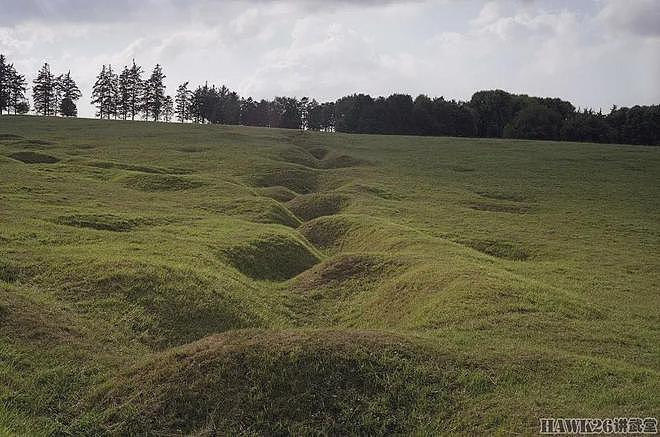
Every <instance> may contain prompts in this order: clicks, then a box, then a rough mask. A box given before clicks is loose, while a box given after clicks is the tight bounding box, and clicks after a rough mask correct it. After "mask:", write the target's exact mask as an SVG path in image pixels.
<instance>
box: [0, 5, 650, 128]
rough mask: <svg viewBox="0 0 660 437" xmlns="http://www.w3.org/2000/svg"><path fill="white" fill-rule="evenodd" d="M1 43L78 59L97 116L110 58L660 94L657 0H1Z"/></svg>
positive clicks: (631, 98) (418, 87)
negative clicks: (97, 82) (95, 94)
mask: <svg viewBox="0 0 660 437" xmlns="http://www.w3.org/2000/svg"><path fill="white" fill-rule="evenodd" d="M0 53H4V54H5V56H7V57H8V59H9V60H10V62H13V63H14V65H15V67H16V69H17V70H18V71H19V72H20V73H22V74H25V75H26V76H27V78H28V80H29V81H30V83H31V81H32V79H33V78H34V76H35V75H36V72H37V70H38V69H39V67H40V66H41V65H42V64H43V63H44V62H48V63H49V64H50V65H51V69H52V70H53V71H54V72H55V73H65V72H66V71H69V70H70V71H71V75H72V77H73V78H74V79H75V80H76V81H77V82H78V84H79V86H80V88H81V91H82V92H83V97H82V99H81V100H80V102H79V103H78V109H79V115H80V116H85V117H91V116H93V115H94V108H93V107H92V106H91V104H90V100H91V99H90V93H91V86H92V84H93V83H94V79H95V76H96V75H97V74H98V72H99V70H100V69H101V66H102V65H103V64H112V65H113V67H114V68H115V69H116V70H121V69H122V68H123V66H124V65H126V64H130V63H131V60H132V59H135V60H136V62H137V63H138V64H139V65H142V66H143V68H144V69H145V70H147V71H150V70H151V69H153V66H154V65H155V64H156V63H160V64H161V65H162V66H163V69H164V72H165V74H166V76H167V78H166V84H167V91H168V93H169V94H172V95H173V94H174V93H175V91H176V87H177V86H178V85H179V84H180V83H182V82H185V81H190V83H191V85H193V86H196V85H198V84H203V83H204V82H205V81H208V82H209V84H211V83H214V84H217V85H225V86H227V87H229V88H230V89H232V90H236V91H237V92H238V93H239V94H240V95H242V96H252V97H253V98H272V97H274V96H280V95H287V96H297V97H302V96H309V97H313V98H316V99H317V100H319V101H325V100H335V99H337V98H338V97H341V96H344V95H347V94H352V93H355V92H363V93H369V94H371V95H389V94H391V93H394V92H404V93H409V94H412V95H413V96H416V95H418V94H427V95H429V96H431V97H436V96H444V97H445V98H447V99H459V100H468V99H469V98H470V96H471V95H472V94H473V93H474V92H475V91H477V90H481V89H496V88H499V89H504V90H506V91H509V92H514V93H522V94H529V95H538V96H548V97H561V98H563V99H567V100H570V101H571V102H573V103H574V104H575V105H576V106H577V107H590V108H594V109H603V110H604V111H607V110H609V108H610V107H611V106H612V105H614V104H616V105H617V106H632V105H635V104H659V103H660V1H658V0H572V1H571V0H547V1H543V0H536V1H535V0H494V1H479V0H417V1H415V0H409V1H405V0H400V1H396V0H390V1H376V0H362V1H349V0H284V1H267V0H242V1H217V0H143V1H134V0H114V1H98V0H19V1H17V0H0Z"/></svg>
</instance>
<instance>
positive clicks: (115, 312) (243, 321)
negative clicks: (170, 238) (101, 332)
mask: <svg viewBox="0 0 660 437" xmlns="http://www.w3.org/2000/svg"><path fill="white" fill-rule="evenodd" d="M33 281H35V283H36V284H38V285H39V286H41V287H44V288H51V289H53V290H55V293H56V294H57V296H58V299H59V300H61V301H66V302H72V303H74V304H75V307H76V308H77V309H78V310H81V311H83V312H85V313H86V314H87V315H88V316H89V315H90V314H94V315H95V317H98V318H101V319H104V320H105V321H107V322H110V323H113V324H115V325H116V326H118V327H120V328H121V329H123V330H125V331H126V332H127V335H128V336H129V337H130V338H133V339H135V340H137V341H139V342H142V343H144V344H147V345H149V346H151V347H154V348H163V347H168V346H173V345H179V344H183V343H188V342H190V341H193V340H196V339H198V338H201V337H203V336H205V335H208V334H210V333H214V332H222V331H226V330H229V329H237V328H245V327H248V326H261V319H260V317H259V316H258V315H256V314H255V312H254V311H253V309H254V308H252V307H245V306H244V302H243V303H241V302H239V301H238V300H237V299H236V298H235V296H234V295H233V291H232V290H233V288H234V287H239V284H238V283H234V282H235V281H233V280H232V279H231V278H228V277H222V278H221V279H220V280H218V279H217V278H215V277H213V276H210V275H206V274H204V273H202V272H199V271H197V270H194V269H192V268H183V267H171V266H167V265H161V264H156V263H151V262H144V261H138V260H135V259H131V258H128V259H126V258H125V259H121V260H103V261H93V260H90V259H89V258H80V259H77V258H76V259H71V260H70V261H69V262H68V263H67V266H66V267H65V266H61V265H60V266H52V268H51V270H50V271H48V272H44V273H42V274H41V275H38V276H35V277H34V278H33ZM109 308H110V309H111V311H110V310H109Z"/></svg>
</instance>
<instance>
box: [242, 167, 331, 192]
mask: <svg viewBox="0 0 660 437" xmlns="http://www.w3.org/2000/svg"><path fill="white" fill-rule="evenodd" d="M251 180H252V182H253V183H254V185H256V186H257V187H274V186H281V187H285V188H288V189H290V190H292V191H295V192H296V193H299V194H305V193H310V192H312V191H315V190H316V189H317V188H318V186H319V177H318V174H317V173H316V171H315V170H313V169H310V168H307V167H304V166H300V165H294V164H289V165H282V164H277V165H269V166H262V167H260V168H258V169H256V170H255V173H254V174H253V175H252V176H251Z"/></svg>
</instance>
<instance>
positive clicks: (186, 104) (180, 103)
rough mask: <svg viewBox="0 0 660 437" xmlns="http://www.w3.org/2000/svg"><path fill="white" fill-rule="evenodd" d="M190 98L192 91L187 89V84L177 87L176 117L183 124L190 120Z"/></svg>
mask: <svg viewBox="0 0 660 437" xmlns="http://www.w3.org/2000/svg"><path fill="white" fill-rule="evenodd" d="M191 98H192V91H190V90H189V89H188V82H185V83H182V84H181V85H179V88H178V89H177V91H176V98H175V100H176V117H177V119H178V120H179V121H180V122H181V123H184V122H185V121H186V120H188V119H190V104H191V102H190V100H191Z"/></svg>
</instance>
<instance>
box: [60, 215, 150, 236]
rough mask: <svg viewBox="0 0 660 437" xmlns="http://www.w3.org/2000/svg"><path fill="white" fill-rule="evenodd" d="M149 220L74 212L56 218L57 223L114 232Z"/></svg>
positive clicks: (129, 228)
mask: <svg viewBox="0 0 660 437" xmlns="http://www.w3.org/2000/svg"><path fill="white" fill-rule="evenodd" d="M147 222H148V221H147V220H144V219H142V218H127V217H122V216H118V215H115V214H72V215H65V216H60V217H58V218H56V219H55V223H58V224H61V225H68V226H75V227H78V228H90V229H97V230H103V231H114V232H126V231H130V230H131V229H133V228H135V227H137V226H139V225H141V224H144V223H147Z"/></svg>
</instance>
